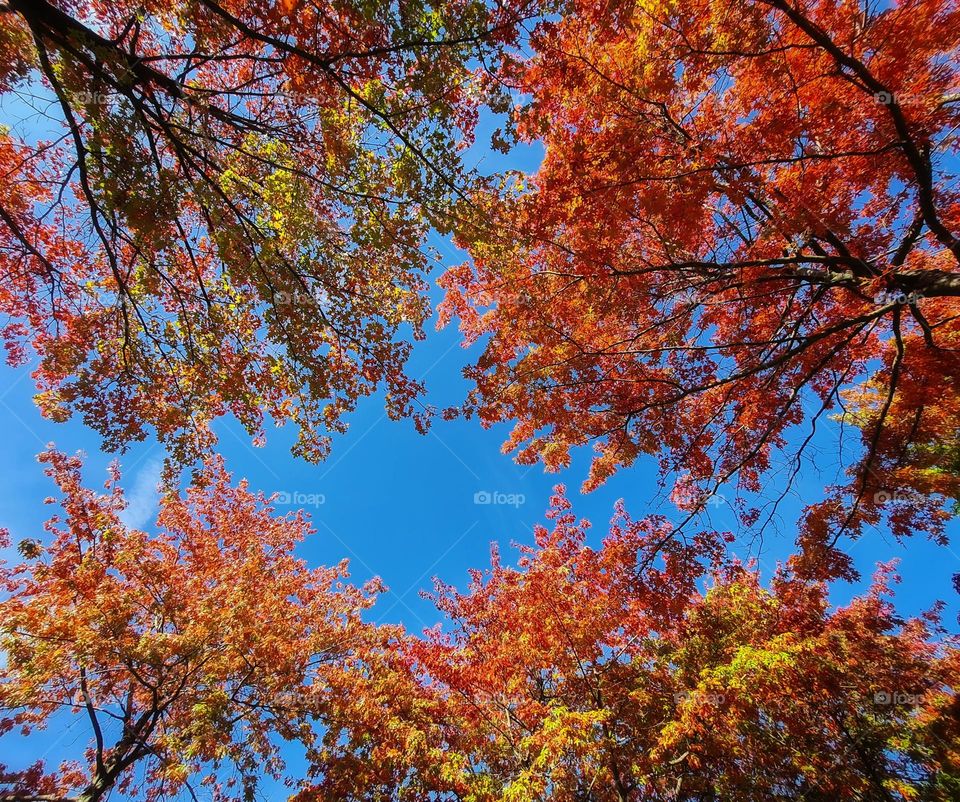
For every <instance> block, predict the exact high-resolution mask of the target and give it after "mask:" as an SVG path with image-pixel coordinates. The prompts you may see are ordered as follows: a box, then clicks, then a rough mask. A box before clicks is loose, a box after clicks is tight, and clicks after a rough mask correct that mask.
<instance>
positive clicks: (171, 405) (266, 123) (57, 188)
mask: <svg viewBox="0 0 960 802" xmlns="http://www.w3.org/2000/svg"><path fill="white" fill-rule="evenodd" d="M516 6H517V7H516V8H514V7H513V5H512V4H506V5H501V4H497V5H493V4H490V5H487V4H484V3H482V2H477V0H450V2H447V1H446V0H441V2H432V3H428V2H404V3H401V4H393V3H368V2H337V3H326V2H324V3H300V2H253V3H246V2H244V3H241V2H233V0H200V2H173V3H170V2H147V3H142V2H139V1H138V2H132V1H131V2H126V0H122V1H121V2H96V3H86V2H74V0H56V1H54V2H48V0H39V2H33V0H31V1H30V2H27V0H23V2H21V1H20V0H12V2H9V3H5V4H4V5H3V7H2V8H0V47H2V49H3V62H2V64H0V93H2V102H3V108H4V117H5V118H6V121H7V122H9V123H11V124H10V125H6V126H4V127H3V128H2V130H0V272H2V274H3V280H2V284H0V311H2V314H3V315H4V316H6V317H7V318H8V319H7V320H6V321H4V325H3V329H2V334H3V337H4V340H5V341H6V345H7V347H8V349H9V351H10V358H11V359H12V360H14V361H21V360H23V361H26V360H27V359H29V358H30V352H31V349H33V350H35V351H36V353H37V354H38V355H39V360H40V361H39V365H38V367H37V369H36V372H35V377H36V380H37V383H38V387H39V391H40V392H39V396H38V400H39V404H40V406H41V408H42V410H43V411H44V412H45V413H46V414H47V415H49V416H51V417H53V418H57V419H61V418H64V417H66V416H68V415H70V414H72V413H73V412H79V413H80V414H82V416H83V418H84V419H85V420H86V421H87V422H88V423H89V424H90V425H92V426H93V427H94V428H96V429H97V430H99V431H100V433H101V434H102V435H103V437H104V439H105V443H106V445H107V446H108V447H112V448H116V447H122V446H123V445H124V444H125V443H127V442H129V441H130V440H134V439H139V438H142V437H144V436H145V435H146V433H147V431H148V430H150V429H153V430H155V431H156V433H157V434H158V436H159V437H160V438H161V439H162V440H164V441H165V442H166V443H167V445H168V446H169V447H170V449H171V451H172V453H173V456H174V457H176V458H177V459H180V460H181V461H190V460H192V459H194V458H196V457H197V456H198V455H199V454H200V453H202V452H203V451H205V450H206V449H207V448H208V446H209V445H210V444H211V442H212V438H213V436H212V435H211V433H210V430H209V424H210V422H211V420H212V419H214V418H216V417H218V416H220V415H224V414H227V413H232V414H234V415H235V416H236V417H237V418H239V419H240V421H241V422H242V423H243V424H244V426H245V427H246V428H247V429H248V430H249V431H250V432H251V434H253V435H254V436H256V437H260V436H261V435H262V421H263V418H264V417H265V416H269V417H272V418H273V419H274V420H276V421H277V422H279V423H283V422H286V421H293V422H294V423H295V424H296V425H298V427H299V429H300V439H299V441H298V444H297V446H296V450H297V451H298V452H299V453H301V454H303V455H304V456H306V457H307V458H309V459H319V458H321V457H322V456H323V455H324V453H325V451H326V449H327V447H328V444H327V437H326V432H328V431H330V430H334V431H336V430H340V429H342V428H343V423H342V416H343V414H344V413H345V412H347V411H349V410H350V409H352V408H353V406H354V404H355V402H356V400H357V398H358V397H361V396H364V395H369V394H370V393H372V392H374V391H375V390H376V389H377V388H383V389H384V390H385V393H386V397H387V409H388V412H389V413H390V414H391V415H392V416H394V417H398V416H402V415H408V414H413V412H414V406H413V404H414V400H415V399H416V397H417V396H418V395H419V393H420V391H421V389H422V388H421V386H420V383H419V382H418V381H415V380H413V379H411V378H410V377H408V376H406V375H405V374H404V364H405V361H406V358H407V355H408V352H409V348H410V343H409V340H410V339H411V338H412V337H419V336H421V325H422V322H423V320H424V318H425V316H426V315H427V313H428V305H427V303H426V302H425V300H424V298H423V292H424V290H425V284H424V280H423V274H424V271H425V269H426V267H427V266H428V262H429V258H428V254H427V253H426V252H425V250H424V249H423V248H422V245H423V241H424V237H425V233H426V231H427V229H428V228H429V221H430V220H431V218H432V217H434V216H438V217H439V218H440V219H442V217H443V210H444V208H445V206H446V204H447V203H448V202H449V201H450V200H451V199H452V198H454V197H456V195H457V192H458V191H459V186H458V182H460V181H461V179H463V178H464V176H463V174H462V171H461V169H460V167H459V160H458V150H459V149H460V147H461V146H462V145H463V144H464V143H468V142H469V140H470V131H471V129H472V126H473V123H474V119H475V116H476V114H475V102H476V100H477V99H478V98H479V97H480V96H481V95H482V94H483V92H482V90H479V89H477V87H476V85H475V82H473V81H472V77H471V76H472V74H473V71H474V70H476V69H478V65H479V64H480V63H481V62H482V60H483V59H484V58H486V57H489V56H490V54H491V53H493V52H496V51H497V50H498V49H500V48H501V47H502V46H503V45H504V44H505V43H507V42H509V41H511V40H512V38H513V37H514V36H515V31H516V24H517V22H518V20H519V19H520V17H521V15H522V13H523V11H522V6H523V4H522V3H518V4H516ZM471 87H472V88H471Z"/></svg>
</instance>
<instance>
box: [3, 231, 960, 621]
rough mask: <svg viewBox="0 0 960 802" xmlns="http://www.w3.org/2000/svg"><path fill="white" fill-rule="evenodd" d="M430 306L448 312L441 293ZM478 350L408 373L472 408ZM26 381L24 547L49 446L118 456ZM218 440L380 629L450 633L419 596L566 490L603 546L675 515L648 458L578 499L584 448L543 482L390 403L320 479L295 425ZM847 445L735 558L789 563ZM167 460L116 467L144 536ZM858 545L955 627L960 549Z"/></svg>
mask: <svg viewBox="0 0 960 802" xmlns="http://www.w3.org/2000/svg"><path fill="white" fill-rule="evenodd" d="M434 244H435V245H437V246H438V247H439V248H440V249H441V252H442V253H443V255H444V260H445V263H447V264H455V263H456V262H458V261H459V260H461V259H462V258H463V255H462V254H460V253H458V252H456V251H455V249H454V248H453V247H452V246H450V245H449V244H447V243H443V242H438V243H434ZM434 278H436V276H434ZM434 298H435V299H437V298H439V293H438V292H437V291H436V290H435V291H434ZM477 350H478V349H477V348H473V349H467V350H465V349H463V348H462V347H461V346H460V341H459V336H458V333H457V330H456V327H455V326H454V325H452V326H450V327H448V328H446V329H444V330H441V331H439V332H437V331H434V329H433V325H432V323H431V326H430V327H429V329H428V337H427V339H426V341H424V342H421V343H418V344H417V345H416V346H415V349H414V353H413V357H412V359H411V363H410V371H411V373H412V375H415V376H417V377H422V378H423V379H424V380H425V382H426V384H427V387H428V395H427V398H426V399H425V400H426V401H427V402H428V403H430V404H433V405H434V406H436V407H440V408H442V407H445V406H448V405H452V404H456V403H457V402H459V401H461V400H462V399H463V397H464V395H465V394H466V392H467V389H468V384H467V382H466V381H465V380H464V379H463V378H462V376H461V370H462V368H463V366H464V365H466V364H468V363H469V362H470V361H471V359H472V358H475V357H476V354H477ZM29 371H30V368H29V367H25V368H18V369H11V368H8V367H3V368H0V414H2V415H3V420H4V440H5V457H4V459H3V460H2V462H0V488H2V492H0V526H5V527H7V528H8V529H10V531H11V534H12V536H13V540H14V542H16V541H17V540H19V539H21V538H25V537H42V534H43V533H42V530H41V528H40V527H41V525H42V522H43V520H44V519H45V518H46V517H47V516H48V515H49V514H50V512H52V510H51V508H50V507H48V506H45V505H43V504H42V503H41V502H42V500H43V499H44V497H46V496H48V495H50V494H51V493H52V492H53V490H54V488H53V485H52V482H50V480H48V479H47V478H46V477H45V476H44V475H43V473H42V470H41V466H40V465H39V464H37V463H36V461H35V456H36V454H37V453H38V452H39V451H41V450H42V449H43V448H44V446H45V444H46V443H49V442H54V443H56V445H57V447H58V448H60V449H61V450H64V451H68V452H74V451H77V450H82V451H84V452H85V453H86V454H87V457H88V458H87V465H86V469H85V474H86V476H87V477H88V485H90V486H99V485H100V484H101V483H102V481H103V478H104V470H105V468H106V466H107V464H108V463H109V462H110V461H111V460H112V459H114V458H117V456H116V455H111V454H105V453H103V452H102V451H101V449H100V443H99V439H98V437H97V436H96V435H95V434H94V433H92V432H90V431H88V430H87V429H86V428H85V427H84V426H83V424H82V423H81V422H80V421H70V422H68V423H65V424H55V423H51V422H49V421H45V420H44V419H43V418H41V417H40V415H39V413H38V412H37V410H36V409H35V408H34V406H33V404H32V401H31V397H32V394H33V388H32V383H31V380H30V377H29ZM217 430H218V432H219V435H220V446H221V449H220V450H221V452H222V453H223V454H224V456H225V458H226V461H227V465H228V467H229V469H230V470H231V472H232V473H233V474H234V477H235V478H239V477H245V478H247V479H248V480H249V482H250V484H251V486H252V487H253V488H256V489H260V490H263V491H264V492H265V493H267V494H270V493H281V494H287V496H288V497H289V498H291V499H292V500H294V501H296V500H297V499H300V502H301V503H300V504H299V505H295V504H294V505H290V506H285V505H283V504H282V503H280V504H278V510H279V511H287V510H289V509H293V507H294V506H303V507H304V508H305V509H306V510H307V511H308V512H309V513H310V514H311V517H312V519H313V522H314V525H315V527H316V529H317V533H316V534H315V535H314V536H312V537H311V538H309V539H308V540H307V541H306V542H305V543H304V544H303V546H302V548H301V553H302V555H303V556H304V558H305V559H307V560H308V561H309V562H310V563H311V564H321V563H326V564H330V563H335V562H337V561H339V560H340V559H341V558H343V557H348V558H349V559H350V561H351V564H352V573H353V577H354V579H355V580H356V581H357V582H362V581H364V580H365V579H367V578H369V577H371V576H373V575H379V576H380V577H382V578H383V580H384V581H385V582H386V584H387V586H388V587H389V592H388V593H387V594H386V595H385V596H384V597H383V598H381V600H380V602H379V603H378V605H377V607H375V608H374V610H373V613H372V615H373V618H374V619H376V620H381V621H384V622H390V623H402V624H404V625H405V626H406V627H408V628H409V629H410V630H411V631H419V630H420V629H422V628H423V627H425V626H429V625H432V624H434V623H436V622H437V620H438V616H437V613H436V611H435V610H434V609H433V605H432V604H431V603H430V602H429V601H427V600H424V599H422V598H420V595H419V591H422V590H429V589H430V588H431V586H432V579H433V577H435V576H436V577H439V578H440V579H442V580H443V581H445V582H449V583H453V584H456V585H458V586H463V585H464V584H465V582H466V579H467V577H466V570H467V569H468V568H471V567H485V566H486V565H487V564H488V562H489V551H490V544H491V542H494V541H496V542H498V543H499V544H500V545H501V547H502V550H503V552H504V556H505V557H508V556H509V554H510V544H511V542H530V541H531V539H532V527H533V526H534V525H535V524H536V523H537V522H539V521H542V520H543V513H544V511H545V509H546V508H547V506H548V504H549V498H550V495H551V493H552V488H553V486H554V485H555V484H556V483H557V482H563V483H565V484H566V486H567V489H568V493H569V494H570V496H571V499H572V500H573V502H574V510H575V511H576V512H577V514H578V515H580V516H583V517H586V518H588V519H589V520H590V521H591V522H592V523H593V525H594V527H593V538H594V540H595V541H597V542H598V541H599V540H600V538H601V537H602V535H603V533H604V531H605V529H606V523H607V522H608V521H609V519H610V517H611V515H612V511H613V505H614V502H615V501H616V500H617V499H619V498H623V499H625V500H626V502H627V507H628V509H629V511H630V512H631V514H632V515H633V516H634V517H641V516H642V515H644V514H646V513H648V512H660V513H665V514H668V515H671V514H674V513H673V508H672V507H671V506H670V504H669V502H667V501H666V500H665V499H664V493H663V492H662V491H661V490H660V489H659V488H658V486H657V471H656V466H655V464H654V462H653V460H651V459H642V460H641V461H639V462H638V463H637V464H636V465H635V466H634V467H632V468H629V469H626V470H622V471H621V472H620V473H618V474H617V475H615V476H614V477H613V478H612V479H611V480H609V481H608V482H607V483H606V484H605V485H604V486H602V487H601V488H600V489H598V490H596V491H594V492H593V493H589V494H585V495H584V494H581V493H580V491H579V487H580V483H581V482H582V480H583V479H584V477H585V476H586V472H587V469H588V466H589V462H590V450H589V449H586V448H584V449H581V450H579V451H578V452H577V453H576V454H575V455H574V459H573V463H572V465H571V466H570V467H569V468H568V469H566V470H564V471H563V472H562V473H560V474H546V473H544V471H543V469H542V467H541V466H539V465H534V466H521V465H516V464H515V463H514V462H513V460H512V458H511V457H510V456H509V455H504V454H502V453H501V450H500V446H501V443H502V442H503V440H504V439H505V438H506V434H507V432H508V430H509V427H508V426H507V425H502V426H497V427H494V428H492V429H490V430H485V429H483V428H482V427H481V426H480V425H479V423H478V422H477V421H476V420H455V421H443V420H439V419H438V420H436V421H435V423H434V425H433V427H432V428H431V430H430V432H429V433H428V434H426V435H420V434H418V433H417V432H416V431H415V429H414V427H413V424H412V423H411V422H409V421H401V422H394V421H391V420H389V419H388V418H387V417H386V416H385V414H384V412H383V407H382V404H381V399H380V398H378V397H373V398H369V399H366V400H364V401H363V402H362V403H361V404H360V406H359V409H358V410H357V411H356V413H355V414H354V415H352V416H351V418H350V429H349V431H348V432H347V433H346V434H343V435H338V436H336V437H335V441H334V446H333V449H332V453H331V456H330V457H329V458H328V460H327V461H326V462H324V463H321V464H319V465H310V464H308V463H306V462H304V461H303V460H300V459H295V458H294V457H292V456H291V455H290V453H289V448H290V445H291V444H292V442H293V439H294V432H293V430H292V428H290V427H287V428H285V429H275V430H271V431H269V432H268V438H267V445H266V446H265V447H263V448H254V447H252V446H251V445H250V438H249V437H248V436H247V435H246V433H245V432H243V430H242V429H240V428H239V426H238V425H236V424H235V423H233V422H229V421H220V422H219V423H218V425H217ZM836 436H837V434H836V424H832V423H831V424H830V425H829V426H828V427H826V428H825V429H824V431H823V432H822V434H821V435H820V436H819V437H818V439H817V441H816V442H815V443H814V445H815V446H817V450H815V451H813V452H811V453H812V454H813V455H814V460H813V462H808V463H806V464H805V466H804V470H803V473H802V478H801V481H800V483H799V485H798V487H797V492H796V493H794V494H793V495H792V496H791V497H790V498H788V500H787V502H786V503H785V504H784V505H783V506H782V508H781V511H780V515H779V519H778V520H777V521H776V522H775V525H774V526H771V527H769V528H768V530H767V531H766V532H765V536H764V539H763V544H762V548H761V547H760V545H759V544H757V543H747V542H739V543H737V544H735V545H734V547H733V548H734V549H735V550H736V552H737V553H738V554H739V555H741V556H748V555H753V556H759V557H760V560H761V566H762V568H763V569H764V570H765V571H766V572H768V573H769V571H770V570H771V569H772V567H773V566H774V565H775V563H776V560H777V559H782V558H785V557H786V556H787V555H789V554H790V553H791V552H792V550H793V539H794V524H795V521H796V519H797V517H798V515H799V512H800V510H801V509H802V507H803V505H804V504H806V503H810V502H812V501H815V500H817V499H818V498H820V497H821V495H822V492H823V485H824V484H825V483H829V482H830V481H831V479H832V477H833V476H834V475H835V472H836V459H835V457H834V454H833V450H835V448H836ZM848 436H849V435H848ZM163 455H164V452H163V450H162V448H161V447H160V446H159V445H157V444H155V443H152V442H150V441H147V442H145V443H141V444H135V446H134V447H133V448H131V450H130V451H129V452H128V453H126V454H123V455H120V457H119V460H120V463H121V467H122V470H123V474H124V487H125V489H126V491H127V493H128V497H129V500H130V502H131V508H130V509H129V510H128V513H127V518H128V523H130V524H132V525H136V526H149V525H150V524H151V523H152V515H153V513H154V511H155V505H156V499H157V495H156V492H155V483H156V480H157V478H158V475H159V468H160V464H161V460H162V458H163ZM768 487H770V492H771V495H773V494H775V493H776V492H777V491H779V489H780V488H779V486H778V482H777V478H776V477H774V478H773V479H772V480H771V481H770V482H769V483H768ZM482 493H487V494H491V495H492V494H500V495H499V496H498V497H496V498H494V503H476V501H477V499H475V496H476V494H482ZM282 500H283V498H282V497H281V502H282ZM480 500H483V499H482V497H481V499H480ZM320 502H322V503H320ZM496 502H500V503H496ZM708 515H709V523H710V524H711V525H712V526H713V527H716V528H718V529H727V528H733V527H734V526H735V524H734V520H733V516H732V514H731V511H730V509H729V507H728V506H727V505H726V504H723V503H721V504H717V505H714V506H712V507H711V508H710V509H709V511H708ZM953 529H954V531H956V527H953ZM850 545H851V550H852V555H853V556H854V558H855V561H856V564H857V566H858V568H859V569H860V570H861V572H862V573H863V574H864V576H865V579H866V578H869V575H870V573H871V572H872V568H873V565H874V564H875V563H876V562H877V561H878V560H889V559H891V558H893V557H897V558H900V560H901V569H900V572H901V574H902V575H903V580H904V581H903V584H902V585H901V587H900V588H899V591H898V594H897V598H898V607H899V608H900V610H901V612H903V613H907V614H911V613H917V612H920V611H921V610H923V609H926V608H928V607H929V606H930V605H931V604H932V603H933V602H934V601H935V600H937V599H938V598H941V599H946V600H947V601H948V602H949V604H950V607H949V608H948V616H947V621H948V623H949V622H952V621H953V620H954V619H955V617H956V604H955V601H954V599H955V597H954V596H953V593H952V590H951V587H950V577H951V575H952V574H953V573H955V572H957V571H960V556H958V554H960V545H958V546H957V547H956V548H954V547H953V546H948V547H940V546H936V545H934V544H932V543H929V542H928V541H926V540H925V539H924V538H922V537H917V538H914V539H912V540H910V541H908V542H906V543H904V544H898V543H897V542H895V541H894V540H893V539H892V538H891V537H890V536H889V534H888V533H886V532H884V531H882V530H873V531H870V532H868V533H867V534H866V535H865V536H864V537H863V538H862V539H861V540H860V541H858V542H856V543H854V544H850ZM861 584H862V583H861ZM857 587H859V586H849V585H846V584H843V583H841V584H838V585H837V586H836V587H835V589H834V594H833V595H834V598H835V599H836V600H837V602H841V603H842V602H843V601H844V600H845V599H846V598H849V596H850V595H851V593H852V592H853V591H854V590H856V589H857Z"/></svg>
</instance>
